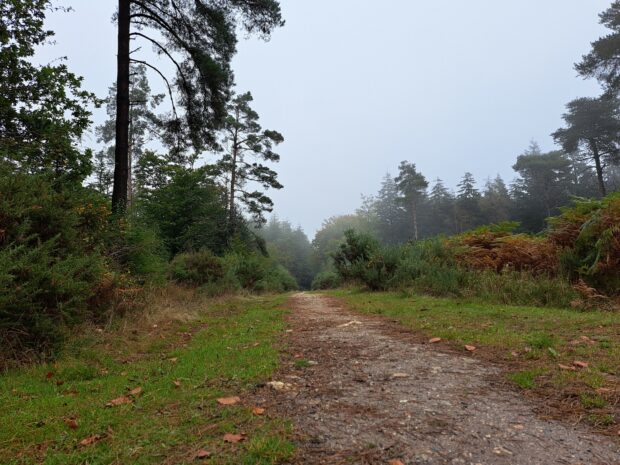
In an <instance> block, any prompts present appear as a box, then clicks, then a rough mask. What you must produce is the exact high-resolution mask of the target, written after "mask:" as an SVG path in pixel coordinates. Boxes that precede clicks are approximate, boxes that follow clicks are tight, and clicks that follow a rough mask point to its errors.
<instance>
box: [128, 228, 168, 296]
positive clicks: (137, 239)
mask: <svg viewBox="0 0 620 465" xmlns="http://www.w3.org/2000/svg"><path fill="white" fill-rule="evenodd" d="M117 243H118V246H119V247H118V249H117V252H118V253H117V254H116V263H117V264H119V265H121V269H122V271H127V272H129V273H130V274H131V276H133V277H134V279H135V280H137V281H139V282H140V283H141V284H145V283H150V284H157V285H161V284H164V283H165V281H166V271H167V262H168V260H167V257H166V255H167V253H166V250H165V247H164V244H163V242H162V240H161V239H160V237H159V235H158V234H157V232H156V231H155V230H154V229H153V228H152V227H148V226H146V225H143V224H140V222H139V221H138V220H137V219H135V218H132V219H131V220H130V222H129V224H127V225H126V227H125V229H124V230H122V231H120V232H119V237H118V240H117Z"/></svg>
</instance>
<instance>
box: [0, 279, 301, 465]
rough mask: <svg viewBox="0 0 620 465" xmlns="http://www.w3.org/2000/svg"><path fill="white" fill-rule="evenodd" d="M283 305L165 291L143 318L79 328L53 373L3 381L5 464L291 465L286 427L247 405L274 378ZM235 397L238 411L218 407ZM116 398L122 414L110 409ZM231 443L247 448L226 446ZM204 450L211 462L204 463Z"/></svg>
mask: <svg viewBox="0 0 620 465" xmlns="http://www.w3.org/2000/svg"><path fill="white" fill-rule="evenodd" d="M285 299H286V296H277V297H245V298H242V297H231V298H221V299H217V300H213V299H208V298H206V297H203V296H200V295H199V294H197V293H195V292H192V291H187V290H182V289H176V288H175V289H169V290H168V291H167V292H165V293H162V295H161V296H159V298H157V299H155V300H154V301H153V302H152V306H151V308H152V311H151V312H150V313H149V315H148V316H145V317H144V318H143V317H142V316H141V317H140V318H134V319H132V318H130V317H128V318H125V319H123V320H122V321H119V322H117V323H116V324H115V325H113V327H112V328H109V329H102V328H86V329H84V330H83V332H82V334H81V335H80V336H78V337H76V338H74V339H73V340H72V341H71V342H70V343H69V345H68V346H67V348H66V349H65V351H64V353H63V354H62V356H61V357H60V358H59V359H58V360H57V362H55V363H54V364H49V365H39V366H33V367H29V368H23V369H15V370H12V371H9V372H7V373H4V374H2V375H0V405H1V406H2V409H0V424H1V425H2V427H1V428H0V463H3V464H8V465H13V464H15V465H16V464H20V465H21V464H39V463H44V464H46V465H60V464H62V465H69V464H84V463H88V464H90V465H97V464H101V465H103V464H106V465H109V464H127V463H131V464H155V463H157V464H188V463H200V462H201V461H206V463H209V464H252V465H257V464H260V465H268V464H276V463H280V462H282V461H284V460H286V459H289V458H290V457H291V456H292V454H293V452H294V451H293V445H292V443H291V442H290V441H289V437H290V434H291V427H290V425H289V424H288V423H287V422H286V421H283V420H281V419H278V418H275V417H273V418H272V417H271V416H270V415H269V412H266V413H265V414H264V415H254V414H253V412H252V410H253V409H252V407H253V406H252V405H248V403H247V402H244V396H245V395H247V394H249V393H250V392H251V390H252V389H253V388H255V387H256V386H257V385H259V384H261V383H263V382H265V381H266V380H269V377H270V375H271V374H272V373H273V372H274V370H275V369H276V368H277V365H278V360H279V352H278V350H277V347H276V341H277V337H278V335H279V334H280V333H281V332H282V331H283V328H284V321H283V315H284V310H283V309H282V304H283V303H284V301H285ZM134 320H135V321H134ZM138 320H139V321H138ZM228 396H239V397H241V402H240V403H238V404H236V405H232V406H226V407H224V406H220V405H218V403H217V402H216V399H217V398H219V397H228ZM114 399H117V400H118V399H120V400H118V401H117V402H118V403H119V405H116V406H112V407H110V406H106V404H108V403H109V402H110V401H112V400H114ZM254 413H256V412H254ZM227 433H231V434H234V435H237V434H240V435H242V437H241V439H242V441H241V442H238V443H237V442H234V440H235V438H234V437H233V438H232V439H233V442H226V441H225V440H224V435H225V434H227ZM229 439H230V438H229ZM201 450H204V451H206V452H208V453H209V457H208V458H202V459H201V458H199V457H197V455H199V454H198V452H199V451H201ZM203 455H206V454H205V453H204V452H203Z"/></svg>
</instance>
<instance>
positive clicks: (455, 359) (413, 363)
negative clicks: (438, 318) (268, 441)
mask: <svg viewBox="0 0 620 465" xmlns="http://www.w3.org/2000/svg"><path fill="white" fill-rule="evenodd" d="M291 304H292V306H293V309H294V311H293V314H292V315H291V321H290V323H291V328H292V332H291V333H290V341H289V343H290V350H291V353H292V354H293V355H294V358H293V361H294V360H298V361H299V360H303V362H298V363H297V368H295V364H294V363H293V362H292V363H291V364H290V368H289V369H288V370H287V372H286V373H281V374H280V379H278V381H281V382H282V383H284V384H279V383H276V384H275V386H266V387H265V388H264V389H263V390H262V391H261V392H260V393H258V394H259V395H260V396H261V397H262V398H263V399H262V400H263V401H264V402H266V403H268V404H271V405H270V410H271V411H273V410H275V411H276V412H278V413H281V414H282V415H283V416H286V417H288V418H290V419H292V421H293V422H294V424H295V428H296V432H297V435H298V439H299V444H298V445H299V454H298V457H297V458H296V461H295V463H299V464H330V465H338V464H389V463H393V464H398V463H399V462H397V460H400V461H401V462H402V463H403V464H405V465H409V464H463V465H477V464H483V465H495V464H500V465H501V464H510V465H520V464H523V465H525V464H528V465H531V464H541V465H543V464H544V465H552V464H561V465H577V464H580V465H618V464H620V446H619V445H618V443H617V442H615V441H614V439H612V438H609V437H605V436H599V435H596V434H594V433H592V432H589V431H587V430H586V429H584V428H582V427H581V426H579V425H577V426H571V425H570V424H568V423H561V422H556V421H547V420H543V419H540V418H539V417H537V416H536V413H535V407H536V406H535V405H534V403H532V402H531V401H530V400H527V399H526V398H524V397H522V396H520V395H519V394H517V393H515V392H513V391H511V390H509V389H502V388H501V387H500V386H498V383H496V382H493V380H497V377H498V375H499V373H500V372H499V369H498V368H497V367H494V366H492V365H490V364H487V363H486V362H483V361H478V360H475V359H473V358H471V357H466V356H463V355H458V354H451V353H442V352H440V351H438V350H437V349H436V348H435V347H433V346H432V345H429V344H418V343H415V342H413V340H407V338H404V337H402V334H400V335H398V334H394V330H393V326H392V325H391V323H389V322H386V321H384V320H381V319H378V318H372V317H364V316H359V315H353V314H351V313H349V312H347V311H346V310H345V309H344V308H341V307H339V306H338V305H337V303H335V302H334V301H331V300H329V299H327V298H324V297H321V296H317V295H310V294H304V293H300V294H297V295H295V296H294V298H293V299H292V302H291ZM307 361H309V364H308V363H306V362H307ZM308 365H309V366H308ZM391 461H394V462H391Z"/></svg>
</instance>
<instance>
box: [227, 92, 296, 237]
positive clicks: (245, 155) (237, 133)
mask: <svg viewBox="0 0 620 465" xmlns="http://www.w3.org/2000/svg"><path fill="white" fill-rule="evenodd" d="M252 100H253V99H252V94H250V93H249V92H247V93H245V94H241V95H238V96H236V97H235V98H234V99H233V100H232V102H231V103H230V105H229V106H228V117H227V118H226V121H225V125H224V144H225V146H226V147H227V150H226V153H225V154H224V156H223V157H222V159H221V160H220V161H219V163H218V164H217V167H218V168H219V170H220V171H221V173H222V174H223V175H224V176H225V177H226V179H227V185H228V224H229V229H230V232H231V234H232V233H234V229H235V223H236V218H237V215H238V213H239V212H238V210H237V202H239V203H240V204H241V205H242V206H243V207H245V209H246V210H247V211H248V212H249V213H250V214H251V215H252V216H253V218H254V220H255V221H256V222H257V223H263V222H264V216H263V214H264V213H265V212H271V211H272V209H273V202H272V201H271V199H270V198H269V197H268V196H267V195H266V194H265V193H264V192H262V191H260V190H258V189H257V190H251V189H248V186H250V187H251V188H253V187H255V186H259V187H261V188H262V189H263V190H267V189H282V187H283V186H282V184H280V183H279V182H278V174H277V173H276V172H275V171H273V170H272V169H270V168H269V167H268V166H266V165H263V164H262V162H272V163H277V162H278V161H280V156H279V155H278V154H277V153H275V152H274V151H273V148H274V146H275V145H279V144H280V143H282V142H283V141H284V137H282V134H280V133H279V132H276V131H270V130H263V129H262V128H261V126H260V124H259V123H258V119H259V118H258V113H256V112H255V111H254V110H252V108H251V107H250V103H251V102H252Z"/></svg>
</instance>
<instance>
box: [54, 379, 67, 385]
mask: <svg viewBox="0 0 620 465" xmlns="http://www.w3.org/2000/svg"><path fill="white" fill-rule="evenodd" d="M63 384H65V382H64V381H62V380H60V379H59V380H58V381H56V386H62V385H63Z"/></svg>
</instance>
